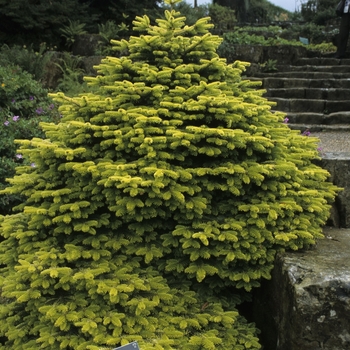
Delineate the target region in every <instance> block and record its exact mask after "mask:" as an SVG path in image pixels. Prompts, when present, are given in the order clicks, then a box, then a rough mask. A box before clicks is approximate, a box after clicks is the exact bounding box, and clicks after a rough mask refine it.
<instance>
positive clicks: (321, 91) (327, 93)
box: [265, 87, 350, 100]
mask: <svg viewBox="0 0 350 350" xmlns="http://www.w3.org/2000/svg"><path fill="white" fill-rule="evenodd" d="M265 96H266V97H282V98H299V99H301V98H306V99H322V100H346V99H348V98H349V96H350V89H339V88H338V89H335V88H305V87H293V88H280V89H276V88H271V89H268V90H267V93H266V95H265Z"/></svg>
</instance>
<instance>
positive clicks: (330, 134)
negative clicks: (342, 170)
mask: <svg viewBox="0 0 350 350" xmlns="http://www.w3.org/2000/svg"><path fill="white" fill-rule="evenodd" d="M310 136H313V137H318V138H319V139H320V143H319V145H318V146H319V147H320V148H322V152H325V153H328V152H335V153H338V152H340V153H350V131H323V132H312V133H311V135H310Z"/></svg>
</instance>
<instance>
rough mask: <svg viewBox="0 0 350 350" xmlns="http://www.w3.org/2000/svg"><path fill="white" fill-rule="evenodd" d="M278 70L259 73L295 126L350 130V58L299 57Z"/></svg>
mask: <svg viewBox="0 0 350 350" xmlns="http://www.w3.org/2000/svg"><path fill="white" fill-rule="evenodd" d="M276 68H277V71H274V72H271V73H262V72H257V73H255V74H254V75H253V76H250V77H249V79H251V80H254V79H258V80H262V81H263V88H265V89H266V90H267V93H266V97H267V98H268V99H269V100H271V101H275V102H276V103H277V106H276V107H274V109H276V110H280V111H283V112H285V113H286V114H287V115H286V117H287V118H288V120H289V125H290V127H291V128H295V129H300V130H302V131H303V130H305V129H308V130H309V131H310V132H313V131H317V132H319V131H348V132H350V59H343V60H339V59H334V58H328V57H321V58H298V59H296V60H295V62H293V65H277V67H276Z"/></svg>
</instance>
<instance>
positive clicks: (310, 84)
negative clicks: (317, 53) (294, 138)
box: [248, 57, 350, 228]
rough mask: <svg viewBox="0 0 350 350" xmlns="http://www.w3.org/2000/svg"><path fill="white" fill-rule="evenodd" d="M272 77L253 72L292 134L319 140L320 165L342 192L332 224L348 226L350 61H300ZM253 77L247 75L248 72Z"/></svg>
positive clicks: (303, 59) (280, 70)
mask: <svg viewBox="0 0 350 350" xmlns="http://www.w3.org/2000/svg"><path fill="white" fill-rule="evenodd" d="M276 68H277V70H276V71H274V72H271V73H266V72H261V71H259V70H255V71H254V70H252V73H251V74H250V75H249V74H248V79H249V80H261V81H262V83H263V85H262V87H263V88H264V89H266V94H265V97H266V98H268V99H269V100H270V101H275V102H276V103H277V105H276V106H274V107H273V108H272V109H273V110H278V111H282V112H284V113H286V118H288V124H289V126H290V127H291V128H292V129H296V130H300V131H301V132H307V134H309V133H310V135H311V136H314V137H318V138H319V148H320V150H321V152H320V155H321V158H322V160H321V161H320V165H321V166H322V167H323V168H325V169H327V170H328V171H329V172H330V174H331V179H330V180H331V181H332V182H333V183H335V184H336V185H338V186H339V187H342V188H344V190H343V191H342V192H341V193H340V194H339V195H338V197H337V199H336V202H335V204H334V206H333V208H332V211H331V219H330V223H329V224H331V225H333V226H335V227H344V228H349V227H350V59H343V60H339V59H335V58H331V57H312V58H299V57H298V58H296V59H295V60H294V61H293V62H289V63H288V64H281V65H277V66H276ZM248 73H249V71H248Z"/></svg>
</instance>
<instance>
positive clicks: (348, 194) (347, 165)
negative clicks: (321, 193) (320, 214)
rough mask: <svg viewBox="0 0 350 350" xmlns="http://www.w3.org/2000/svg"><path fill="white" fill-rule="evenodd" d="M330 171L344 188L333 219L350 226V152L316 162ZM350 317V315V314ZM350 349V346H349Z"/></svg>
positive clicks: (339, 196) (335, 182)
mask: <svg viewBox="0 0 350 350" xmlns="http://www.w3.org/2000/svg"><path fill="white" fill-rule="evenodd" d="M316 163H318V165H320V166H321V167H322V168H324V169H326V170H328V172H329V173H330V178H329V181H331V182H333V183H334V184H335V185H337V186H338V187H341V188H343V191H341V192H340V193H339V194H338V195H337V198H336V201H335V204H334V206H333V212H336V213H335V216H336V217H338V218H339V219H338V220H339V222H338V223H337V222H336V221H337V219H333V218H332V217H331V220H332V221H333V222H334V225H335V226H339V227H347V228H349V227H350V153H349V152H325V153H323V154H322V160H320V161H318V162H316ZM349 261H350V250H349ZM349 318H350V315H349ZM349 349H350V348H349Z"/></svg>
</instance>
